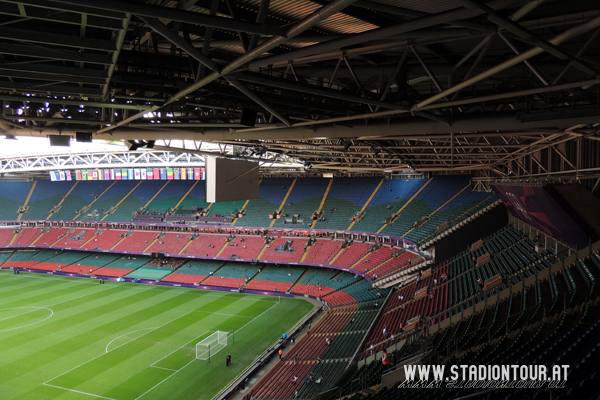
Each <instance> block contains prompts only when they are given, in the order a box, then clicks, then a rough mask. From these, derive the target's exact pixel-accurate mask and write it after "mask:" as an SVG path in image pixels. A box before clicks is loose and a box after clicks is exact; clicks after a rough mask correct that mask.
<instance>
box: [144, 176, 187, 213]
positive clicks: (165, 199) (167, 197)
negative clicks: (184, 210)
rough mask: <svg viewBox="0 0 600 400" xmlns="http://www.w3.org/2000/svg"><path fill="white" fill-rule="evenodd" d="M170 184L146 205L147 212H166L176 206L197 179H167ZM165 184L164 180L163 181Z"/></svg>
mask: <svg viewBox="0 0 600 400" xmlns="http://www.w3.org/2000/svg"><path fill="white" fill-rule="evenodd" d="M167 182H168V184H167V185H166V186H165V187H164V189H162V190H161V191H160V193H158V194H157V195H156V197H154V199H153V200H152V201H151V202H150V204H148V206H147V207H146V213H148V214H152V213H157V214H166V213H167V211H169V210H170V209H171V208H174V207H175V206H176V205H177V204H178V203H179V202H180V201H181V199H182V198H183V196H184V195H185V194H186V193H187V191H188V190H190V189H191V187H192V185H193V184H194V183H195V182H196V181H167ZM162 183H163V184H164V182H162Z"/></svg>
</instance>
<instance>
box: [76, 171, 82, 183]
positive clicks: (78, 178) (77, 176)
mask: <svg viewBox="0 0 600 400" xmlns="http://www.w3.org/2000/svg"><path fill="white" fill-rule="evenodd" d="M75 179H77V180H78V181H80V180H81V171H75Z"/></svg>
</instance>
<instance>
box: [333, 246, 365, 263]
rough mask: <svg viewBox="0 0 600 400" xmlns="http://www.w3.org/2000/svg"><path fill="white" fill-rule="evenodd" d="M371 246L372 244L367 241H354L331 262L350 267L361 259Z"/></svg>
mask: <svg viewBox="0 0 600 400" xmlns="http://www.w3.org/2000/svg"><path fill="white" fill-rule="evenodd" d="M370 247H371V245H369V244H367V243H360V242H352V244H351V245H350V246H348V247H346V248H345V249H343V250H342V251H341V252H340V254H339V255H338V256H337V257H336V259H335V260H333V261H331V262H330V264H331V265H336V266H338V267H346V268H350V267H351V266H352V265H354V263H355V262H356V261H357V260H360V259H361V258H362V257H364V256H365V255H367V252H368V251H369V248H370Z"/></svg>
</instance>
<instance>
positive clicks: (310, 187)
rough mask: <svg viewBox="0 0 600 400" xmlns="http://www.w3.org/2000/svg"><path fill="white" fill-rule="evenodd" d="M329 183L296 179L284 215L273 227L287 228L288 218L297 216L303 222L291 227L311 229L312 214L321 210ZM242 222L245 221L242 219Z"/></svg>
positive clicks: (326, 181)
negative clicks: (320, 205)
mask: <svg viewBox="0 0 600 400" xmlns="http://www.w3.org/2000/svg"><path fill="white" fill-rule="evenodd" d="M329 181H330V180H329V179H323V178H302V179H296V184H295V185H294V187H293V188H292V191H291V192H290V195H289V196H288V198H287V199H286V202H285V204H284V205H283V209H282V213H283V215H282V217H281V218H279V219H278V220H276V221H275V224H274V225H273V226H279V227H283V226H286V227H287V226H288V225H289V224H286V222H285V221H286V216H287V218H291V217H292V216H294V215H296V214H297V215H298V216H299V218H301V219H303V222H302V223H298V224H292V225H291V226H290V227H296V228H302V227H309V226H310V224H311V222H312V214H313V212H314V211H316V210H317V209H318V208H319V204H320V203H321V200H322V199H323V195H324V194H325V191H326V189H327V185H329ZM271 211H272V210H271ZM242 220H244V219H243V218H242ZM242 222H245V221H242ZM239 225H242V224H239Z"/></svg>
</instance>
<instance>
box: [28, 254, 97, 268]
mask: <svg viewBox="0 0 600 400" xmlns="http://www.w3.org/2000/svg"><path fill="white" fill-rule="evenodd" d="M90 255H91V253H89V252H85V251H64V252H61V253H59V254H57V255H55V256H54V257H51V258H48V259H46V260H44V261H41V262H39V263H38V264H35V265H33V266H32V267H31V268H34V269H41V270H44V271H62V270H63V268H66V267H68V266H69V265H71V264H74V263H76V262H78V261H81V260H82V259H84V258H86V257H88V256H90Z"/></svg>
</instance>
